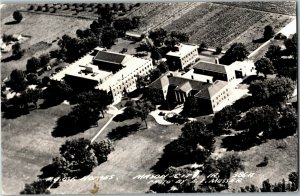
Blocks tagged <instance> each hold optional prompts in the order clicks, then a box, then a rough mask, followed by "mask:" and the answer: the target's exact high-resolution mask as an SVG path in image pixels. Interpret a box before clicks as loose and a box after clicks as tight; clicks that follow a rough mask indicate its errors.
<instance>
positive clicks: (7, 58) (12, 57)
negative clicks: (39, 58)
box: [1, 55, 21, 63]
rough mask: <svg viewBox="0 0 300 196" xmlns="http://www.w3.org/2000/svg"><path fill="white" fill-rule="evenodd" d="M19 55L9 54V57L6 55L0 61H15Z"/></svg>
mask: <svg viewBox="0 0 300 196" xmlns="http://www.w3.org/2000/svg"><path fill="white" fill-rule="evenodd" d="M20 58H21V57H18V56H15V55H11V56H9V57H6V58H4V59H2V60H1V62H2V63H6V62H9V61H16V60H19V59H20Z"/></svg>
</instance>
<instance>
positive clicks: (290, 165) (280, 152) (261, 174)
mask: <svg viewBox="0 0 300 196" xmlns="http://www.w3.org/2000/svg"><path fill="white" fill-rule="evenodd" d="M278 147H279V148H278ZM282 147H285V148H282ZM298 153H299V151H298V136H290V137H287V138H285V139H281V140H275V139H273V140H269V141H268V142H266V143H264V144H261V145H259V146H255V147H252V148H250V149H249V150H247V151H242V152H239V156H240V157H241V159H242V160H243V163H244V165H245V172H254V173H255V175H254V176H253V177H252V178H245V179H244V180H243V181H242V182H241V183H231V184H230V187H229V188H230V189H229V190H233V189H235V190H238V189H239V187H241V186H247V185H250V184H254V185H256V186H258V187H261V186H262V182H263V181H264V180H266V179H269V180H270V182H271V183H278V182H281V181H282V179H283V178H284V179H285V180H286V181H288V175H289V174H290V173H291V172H293V171H295V172H296V171H298ZM265 156H266V157H268V158H269V163H268V165H267V166H266V167H256V165H257V164H259V163H261V162H262V161H263V159H264V157H265Z"/></svg>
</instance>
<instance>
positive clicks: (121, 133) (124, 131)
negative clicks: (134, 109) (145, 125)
mask: <svg viewBox="0 0 300 196" xmlns="http://www.w3.org/2000/svg"><path fill="white" fill-rule="evenodd" d="M140 126H141V124H140V123H134V124H131V125H124V126H120V127H117V128H115V129H113V130H112V131H111V132H109V133H108V134H107V137H108V138H109V139H111V140H113V141H116V140H121V139H122V138H124V137H127V136H128V135H130V134H131V133H135V132H137V131H139V130H140Z"/></svg>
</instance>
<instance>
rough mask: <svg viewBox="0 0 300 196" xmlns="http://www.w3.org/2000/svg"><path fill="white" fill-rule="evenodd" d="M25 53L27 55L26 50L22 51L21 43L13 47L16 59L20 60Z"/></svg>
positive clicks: (13, 54)
mask: <svg viewBox="0 0 300 196" xmlns="http://www.w3.org/2000/svg"><path fill="white" fill-rule="evenodd" d="M24 53H25V50H22V49H21V44H20V43H19V42H17V43H15V44H14V45H13V46H12V56H13V57H14V58H15V59H20V58H21V57H22V56H23V54H24Z"/></svg>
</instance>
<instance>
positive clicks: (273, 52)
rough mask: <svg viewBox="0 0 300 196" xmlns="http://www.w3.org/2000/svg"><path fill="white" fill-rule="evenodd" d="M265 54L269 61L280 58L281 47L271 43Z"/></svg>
mask: <svg viewBox="0 0 300 196" xmlns="http://www.w3.org/2000/svg"><path fill="white" fill-rule="evenodd" d="M265 56H266V57H267V58H268V59H270V60H271V61H275V60H278V59H280V57H281V48H280V46H275V45H271V46H270V47H269V49H268V51H267V52H266V54H265Z"/></svg>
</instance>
